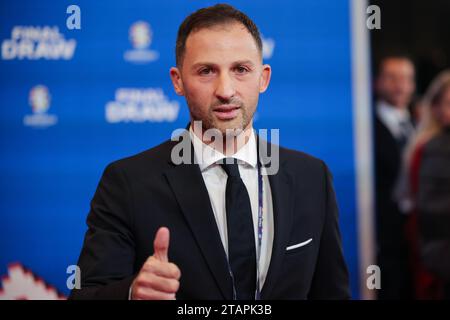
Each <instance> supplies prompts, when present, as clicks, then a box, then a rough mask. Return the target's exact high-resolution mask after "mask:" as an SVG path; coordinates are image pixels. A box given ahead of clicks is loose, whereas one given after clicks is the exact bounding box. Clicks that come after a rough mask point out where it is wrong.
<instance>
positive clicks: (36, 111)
mask: <svg viewBox="0 0 450 320" xmlns="http://www.w3.org/2000/svg"><path fill="white" fill-rule="evenodd" d="M28 101H29V104H30V106H31V110H32V114H27V115H25V117H24V119H23V123H24V125H25V126H29V127H34V128H46V127H50V126H53V125H55V124H56V123H57V122H58V117H57V116H56V115H53V114H49V113H48V110H49V108H50V101H51V96H50V93H49V90H48V88H47V87H46V86H44V85H37V86H34V87H33V88H31V90H30V94H29V96H28Z"/></svg>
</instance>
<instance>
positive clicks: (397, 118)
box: [377, 101, 410, 123]
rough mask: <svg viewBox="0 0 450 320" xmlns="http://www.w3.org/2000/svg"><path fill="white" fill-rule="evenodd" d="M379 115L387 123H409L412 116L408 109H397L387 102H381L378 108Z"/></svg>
mask: <svg viewBox="0 0 450 320" xmlns="http://www.w3.org/2000/svg"><path fill="white" fill-rule="evenodd" d="M377 112H378V115H379V116H380V117H382V118H384V119H385V120H387V121H393V122H397V123H400V122H403V121H409V120H410V115H409V112H408V110H407V108H397V107H394V106H392V105H390V104H388V103H387V102H385V101H380V102H379V103H378V106H377Z"/></svg>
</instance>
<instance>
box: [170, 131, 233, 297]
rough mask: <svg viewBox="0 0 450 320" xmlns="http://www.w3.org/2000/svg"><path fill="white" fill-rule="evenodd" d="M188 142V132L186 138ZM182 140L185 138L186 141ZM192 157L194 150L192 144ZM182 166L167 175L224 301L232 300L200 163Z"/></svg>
mask: <svg viewBox="0 0 450 320" xmlns="http://www.w3.org/2000/svg"><path fill="white" fill-rule="evenodd" d="M184 138H187V139H189V141H190V138H189V133H187V135H185V136H184ZM184 138H183V139H184ZM191 155H192V158H191V159H193V156H194V151H193V147H192V144H191ZM191 163H192V164H184V163H182V164H179V165H175V166H174V167H173V168H171V169H170V170H168V171H166V173H165V175H166V177H167V180H168V182H169V184H170V186H171V188H172V190H173V192H174V194H175V197H176V199H177V201H178V203H179V205H180V207H181V209H182V212H183V214H184V216H185V218H186V221H187V223H188V225H189V227H190V229H191V231H192V234H193V236H194V238H195V240H196V242H197V245H198V246H199V247H200V250H201V252H202V254H203V256H204V258H205V261H206V263H207V265H208V267H209V269H210V271H211V273H212V274H213V276H214V278H215V280H216V282H217V285H218V287H219V288H220V290H221V292H222V294H223V296H224V298H225V299H232V290H233V289H232V283H231V278H230V275H229V271H228V267H227V266H228V262H227V257H226V254H225V250H224V248H223V244H222V240H221V239H220V235H219V229H218V227H217V224H216V220H215V218H214V212H213V210H212V207H211V202H210V199H209V194H208V190H207V189H206V186H205V183H204V181H203V177H202V174H201V172H200V168H199V166H198V165H197V164H193V162H191Z"/></svg>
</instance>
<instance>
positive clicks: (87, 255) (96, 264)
mask: <svg viewBox="0 0 450 320" xmlns="http://www.w3.org/2000/svg"><path fill="white" fill-rule="evenodd" d="M131 212H132V200H131V192H130V189H129V186H128V184H127V179H126V176H125V173H124V172H123V170H120V168H119V167H118V166H117V163H113V164H110V165H109V166H108V167H107V168H106V169H105V171H104V173H103V176H102V178H101V180H100V182H99V184H98V187H97V190H96V192H95V195H94V197H93V199H92V201H91V208H90V212H89V215H88V218H87V226H88V230H87V232H86V235H85V238H84V244H83V248H82V250H81V254H80V257H79V260H78V266H79V267H80V272H81V288H80V289H73V290H72V292H71V295H70V297H69V299H128V292H129V288H130V285H131V283H132V281H133V279H134V275H133V267H134V260H135V249H134V237H133V232H132V226H133V221H132V216H131Z"/></svg>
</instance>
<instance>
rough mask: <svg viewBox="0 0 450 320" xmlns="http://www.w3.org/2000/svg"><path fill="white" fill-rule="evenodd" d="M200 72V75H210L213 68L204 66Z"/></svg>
mask: <svg viewBox="0 0 450 320" xmlns="http://www.w3.org/2000/svg"><path fill="white" fill-rule="evenodd" d="M198 73H199V74H200V75H209V74H211V73H213V70H212V69H211V68H203V69H200V71H199V72H198Z"/></svg>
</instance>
